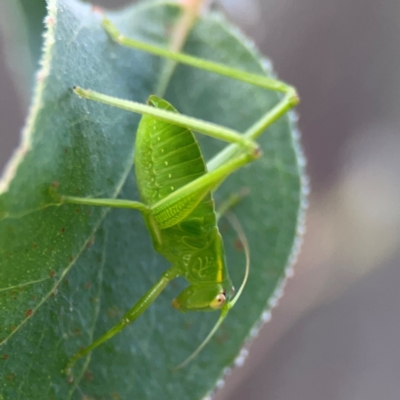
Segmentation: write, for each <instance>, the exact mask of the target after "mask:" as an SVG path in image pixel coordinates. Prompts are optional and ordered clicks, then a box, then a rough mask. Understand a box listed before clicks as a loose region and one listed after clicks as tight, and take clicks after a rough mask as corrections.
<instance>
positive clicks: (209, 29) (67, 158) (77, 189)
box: [0, 0, 305, 400]
mask: <svg viewBox="0 0 400 400" xmlns="http://www.w3.org/2000/svg"><path fill="white" fill-rule="evenodd" d="M48 7H49V17H48V18H47V23H48V31H47V33H46V39H45V48H44V55H43V59H42V69H41V72H40V74H39V76H40V80H39V82H38V85H37V88H36V92H35V96H34V101H33V105H32V108H31V111H30V115H29V119H28V123H27V126H26V127H25V129H24V137H23V140H22V143H21V145H20V148H19V150H18V152H17V153H16V155H15V156H14V158H13V159H12V161H11V162H10V164H9V167H8V170H7V171H6V174H5V176H4V177H3V179H2V181H1V182H0V193H1V194H0V217H1V218H2V219H1V221H0V249H1V253H2V256H1V258H0V338H1V339H2V342H3V344H2V345H1V347H0V363H1V364H2V367H1V368H0V387H1V388H2V389H1V393H2V395H3V399H13V400H14V399H30V400H31V399H32V400H35V399H44V398H46V399H53V398H54V399H68V398H73V399H81V398H82V397H83V398H85V397H84V396H86V398H87V399H92V398H94V399H99V398H102V399H118V398H120V399H156V398H160V399H174V400H179V399H188V398H190V399H200V398H202V396H204V395H205V394H206V393H208V392H209V391H211V390H213V388H214V387H215V384H216V382H217V381H218V379H220V378H221V376H222V375H223V373H224V371H226V368H227V367H229V366H230V365H231V364H232V362H233V361H234V360H235V358H236V357H237V355H238V353H239V351H240V349H241V347H242V346H243V343H244V341H245V340H246V338H248V337H249V335H250V336H251V335H254V333H255V331H256V330H257V327H258V326H259V323H260V322H261V321H262V319H264V320H265V319H267V318H268V315H269V314H268V310H269V308H271V307H272V306H273V305H274V304H275V302H276V297H277V295H278V294H280V290H281V286H282V283H283V282H284V280H285V276H286V274H287V273H288V271H289V272H290V268H289V267H290V265H291V263H292V261H293V256H294V255H295V253H296V251H297V248H298V243H299V238H298V231H299V225H300V226H301V223H302V217H303V215H302V214H303V206H304V204H303V203H304V193H305V189H304V185H305V184H304V181H305V179H304V176H303V171H302V168H303V167H302V163H303V161H302V156H301V151H300V149H299V145H298V137H297V133H296V131H295V128H294V124H293V121H292V120H290V118H287V117H286V118H282V119H281V120H280V121H278V122H277V123H276V124H274V125H273V126H272V127H271V128H270V129H268V132H266V133H265V134H264V135H263V136H262V137H261V139H260V141H259V142H260V144H261V147H262V149H263V152H264V155H263V157H262V158H261V159H260V160H258V161H257V162H255V163H254V164H252V165H250V166H249V167H247V168H244V169H243V170H241V171H239V172H237V173H235V174H234V175H233V176H232V177H229V178H228V180H227V181H226V182H225V183H224V184H223V185H222V186H221V188H220V189H219V190H218V191H217V193H216V195H215V196H216V199H217V201H222V200H223V199H224V198H226V196H228V195H229V194H230V193H234V192H237V191H238V190H240V189H241V188H243V187H248V188H249V190H250V194H249V196H248V197H246V198H245V199H244V200H243V201H242V202H241V203H240V204H239V205H238V206H237V207H236V208H235V210H234V211H235V214H236V215H237V217H238V218H239V219H240V221H241V223H242V225H243V228H244V231H245V232H246V235H247V237H248V240H249V242H250V246H251V258H252V265H251V272H250V278H249V282H248V284H247V286H246V288H245V291H244V294H243V296H242V298H241V299H240V300H239V302H238V304H237V305H236V306H235V308H234V309H233V310H232V311H231V313H230V315H229V316H228V318H227V320H226V323H224V325H223V327H222V328H221V330H220V332H219V333H218V334H217V335H216V337H215V338H214V340H212V341H211V343H210V344H209V345H208V346H207V347H206V349H205V350H204V351H203V352H202V353H201V354H200V355H199V357H198V358H196V359H195V360H194V361H193V362H192V363H191V364H190V365H189V366H187V367H186V368H184V369H182V370H179V371H174V370H173V368H174V366H176V365H178V364H179V363H180V362H181V361H182V360H183V359H185V358H186V357H187V356H188V355H189V354H190V353H191V352H192V351H193V350H194V349H195V348H196V347H197V345H198V344H199V343H200V342H201V341H202V339H203V338H204V337H205V336H206V334H207V333H208V331H209V330H210V329H211V326H212V325H213V323H214V322H215V320H216V318H217V315H216V313H192V314H191V313H187V314H182V313H179V312H178V311H176V310H174V309H172V308H171V306H170V302H171V300H172V298H173V297H174V296H176V295H177V293H179V290H180V289H181V288H183V287H184V285H185V284H184V282H182V281H177V282H176V283H173V284H171V285H170V287H168V288H167V290H166V291H165V292H164V293H163V294H162V295H161V296H160V298H159V299H158V300H157V301H156V302H155V303H154V304H153V305H152V306H151V307H150V309H149V310H148V311H147V312H146V313H145V314H144V315H143V316H142V317H140V319H139V320H138V321H136V322H135V323H134V324H132V325H131V326H129V327H128V328H126V329H125V330H124V331H123V332H121V333H120V334H119V335H117V336H116V337H114V338H113V339H112V340H110V341H108V342H106V343H104V344H103V345H101V346H100V347H99V348H98V349H96V350H95V351H94V352H93V353H92V354H91V356H90V357H88V358H87V359H83V360H80V361H79V362H78V363H77V365H76V367H75V369H74V378H75V380H74V382H73V383H67V382H66V377H65V376H63V375H62V373H61V370H62V368H64V367H65V365H66V362H67V360H68V358H69V357H71V356H72V354H73V353H74V352H75V351H76V350H78V349H79V348H80V347H81V346H84V345H87V344H88V343H90V342H91V340H92V338H96V337H98V336H99V335H100V334H102V333H104V332H105V331H106V330H107V329H109V328H110V327H111V326H112V325H113V324H115V323H116V322H117V321H118V319H119V318H120V317H121V316H122V315H123V313H124V312H125V311H127V310H128V309H129V308H130V307H131V306H132V305H133V304H134V302H135V301H136V300H138V298H139V297H140V296H141V295H142V294H143V293H144V292H145V291H146V290H147V289H148V288H149V287H150V285H151V284H152V283H153V282H154V281H155V280H156V279H157V278H158V277H159V276H160V274H161V273H162V272H163V271H164V270H165V269H166V268H167V267H168V264H167V262H166V260H164V259H163V258H162V257H161V256H159V255H158V254H157V253H156V252H155V251H154V249H153V248H152V245H151V240H150V238H149V234H148V232H147V230H146V228H145V225H144V222H143V220H142V217H141V216H140V214H139V213H138V212H136V211H132V210H113V211H111V212H108V213H107V210H105V209H102V208H95V207H86V206H75V205H62V206H55V205H53V203H54V200H53V193H54V191H57V192H58V193H63V194H69V195H75V196H85V197H89V196H90V197H115V196H117V195H119V196H120V197H121V198H131V199H137V198H138V196H137V192H136V185H135V182H134V176H133V174H132V171H131V169H132V157H133V153H134V135H135V131H136V127H137V123H138V120H139V117H138V116H137V115H134V114H131V113H128V112H125V111H122V110H118V109H115V108H112V107H109V106H105V105H101V104H97V103H93V102H90V101H85V100H82V99H79V98H78V97H77V96H76V95H75V94H74V93H73V92H72V87H73V86H75V85H79V86H81V87H84V88H91V89H93V90H97V91H99V92H102V93H105V94H109V95H113V96H116V97H120V98H125V99H132V100H136V101H140V102H144V101H145V99H146V98H147V96H148V95H149V94H151V93H152V92H153V91H155V88H156V86H157V83H158V82H157V80H158V78H159V77H160V76H161V73H162V68H163V65H165V64H164V61H163V60H160V59H158V58H156V57H153V56H150V55H148V54H145V53H142V52H138V51H134V50H131V49H126V48H122V47H120V46H118V45H116V44H115V43H113V42H111V41H110V40H109V38H108V37H107V35H106V34H105V32H104V31H103V30H102V28H101V27H100V20H101V17H100V16H99V15H98V14H96V13H94V12H93V10H92V9H91V7H90V6H88V5H82V4H80V3H77V2H76V1H72V0H70V1H67V0H51V1H49V6H48ZM110 17H111V19H112V20H113V21H114V23H115V24H116V25H117V26H118V27H119V28H120V29H121V31H123V32H124V33H125V34H126V35H129V36H131V37H135V38H139V39H142V40H146V41H149V42H152V43H157V44H160V45H167V43H166V40H167V37H168V33H169V32H170V29H171V27H172V26H173V25H174V24H175V23H176V21H177V18H178V17H179V10H178V9H177V8H176V7H174V6H172V5H168V4H167V3H163V2H154V3H153V2H146V4H145V5H141V6H136V7H132V8H128V9H126V10H124V11H121V12H119V13H116V14H112V15H111V16H110ZM185 52H188V53H191V54H193V55H196V56H199V57H202V58H206V59H210V60H216V61H219V62H223V63H226V64H229V65H233V66H236V67H240V68H242V69H245V70H247V71H253V72H264V73H270V70H269V66H268V63H266V62H265V61H263V59H262V58H261V57H260V55H259V54H258V53H257V51H256V50H255V49H254V48H253V46H252V45H251V44H250V43H249V42H248V41H247V40H246V39H244V38H243V37H242V35H240V34H239V33H238V32H237V31H236V29H235V28H233V27H232V26H231V25H230V24H229V23H227V22H226V21H225V20H224V19H223V18H221V17H220V16H218V15H216V14H211V15H208V16H206V17H204V18H202V19H201V20H200V21H199V22H198V23H197V24H196V25H195V27H194V29H193V31H192V32H191V34H190V36H189V38H188V41H187V44H186V46H185ZM166 98H167V99H168V100H169V101H170V102H171V103H172V104H174V106H175V107H176V108H177V109H178V110H179V111H180V112H182V113H185V114H188V115H192V116H195V117H199V118H202V119H204V120H207V121H213V122H218V123H221V124H223V125H226V126H229V127H232V128H235V129H237V130H241V131H244V130H245V129H246V128H248V127H249V126H250V125H251V124H252V123H253V122H254V121H255V120H256V119H257V118H258V117H260V116H261V115H262V114H263V113H265V112H266V110H268V109H270V108H271V107H272V106H273V104H275V103H276V102H277V101H278V98H279V97H278V95H277V94H276V93H273V92H267V91H263V90H261V89H259V88H254V87H251V86H249V85H246V84H242V83H239V82H234V81H232V80H229V79H227V78H223V77H219V76H215V75H213V74H210V73H206V72H202V71H198V70H195V69H193V68H189V67H182V66H179V67H178V68H177V70H176V71H175V73H174V76H173V78H172V81H171V82H170V85H169V88H168V91H167V94H166ZM200 139H201V145H202V147H203V148H204V152H205V154H206V155H207V157H210V156H211V155H212V154H214V153H215V152H216V151H218V150H219V149H221V148H223V146H224V144H223V143H219V142H218V141H216V140H212V139H210V138H203V137H201V138H200ZM220 225H221V231H222V234H223V236H224V241H225V245H226V250H227V261H228V265H229V268H230V271H231V275H232V277H233V280H234V282H235V286H237V287H238V286H239V284H240V282H241V279H242V277H243V273H244V254H243V251H242V250H241V249H240V247H238V246H237V241H236V240H237V239H236V235H235V233H234V232H232V230H231V228H230V227H229V225H228V224H227V223H226V222H224V221H221V224H220ZM78 387H79V388H78ZM0 398H1V397H0Z"/></svg>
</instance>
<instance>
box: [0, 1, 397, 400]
mask: <svg viewBox="0 0 400 400" xmlns="http://www.w3.org/2000/svg"><path fill="white" fill-rule="evenodd" d="M128 2H129V0H125V1H123V0H120V1H117V0H102V1H100V0H97V3H98V4H100V5H103V6H107V7H117V6H121V5H123V4H126V3H128ZM219 3H220V5H221V7H222V8H223V10H224V12H225V13H226V14H227V15H228V16H229V18H230V19H231V20H233V21H234V22H235V23H237V24H238V25H239V26H240V27H241V28H242V29H243V31H245V32H246V33H247V34H248V36H250V37H252V38H253V39H254V41H255V42H256V43H257V45H258V46H259V48H260V49H261V51H262V52H263V53H264V54H265V55H267V56H268V57H269V58H270V59H271V60H272V61H273V64H274V66H275V69H276V71H277V72H278V74H279V77H280V78H282V79H283V80H285V81H287V82H290V83H291V84H293V85H294V86H296V87H297V88H298V90H299V93H300V96H301V99H302V103H301V105H300V106H299V107H298V113H299V115H300V121H299V125H300V130H301V132H302V137H303V140H302V141H303V146H304V149H305V153H306V156H307V159H308V173H309V176H310V178H311V185H312V195H311V198H310V208H309V211H308V217H307V228H308V229H307V233H306V235H305V238H304V239H305V243H304V246H303V250H302V253H301V255H300V257H299V261H298V263H297V265H296V267H295V276H294V278H292V279H290V280H289V281H288V283H287V286H286V290H285V295H284V296H283V298H282V299H281V300H280V302H279V307H277V308H276V309H274V310H273V314H272V315H273V318H272V322H270V323H268V324H266V325H265V326H264V327H263V328H262V330H261V332H260V334H259V336H258V338H257V339H256V340H255V341H254V342H253V344H252V345H251V346H250V348H249V356H248V359H247V362H246V363H245V364H244V366H243V367H241V368H237V369H236V370H234V371H233V373H232V374H231V375H230V376H229V378H228V379H227V380H226V383H225V386H224V387H223V388H222V389H220V390H219V391H218V393H217V396H216V399H217V400H228V399H229V400H243V399H249V400H266V399H268V400H291V399H296V400H321V399H323V400H376V399H385V400H391V399H393V400H394V399H399V398H400V379H399V377H400V345H399V341H400V316H399V314H400V307H399V306H400V290H399V287H400V268H399V263H400V245H399V237H400V206H399V205H400V101H399V94H400V19H399V16H400V1H399V0H380V1H376V0H329V1H321V0H221V1H220V2H219ZM4 42H5V41H4V37H3V36H1V33H0V92H1V93H2V95H1V96H0V121H1V124H0V169H2V168H3V166H4V164H5V163H6V162H7V160H8V158H9V157H10V155H11V153H12V151H13V149H14V148H15V147H16V146H17V144H18V141H19V132H20V129H21V126H22V124H23V122H24V116H25V114H26V106H25V105H23V104H21V103H20V102H19V101H18V96H17V90H16V88H15V87H14V86H13V82H12V81H11V78H10V77H9V75H8V70H7V66H6V64H5V61H4V58H5V43H4Z"/></svg>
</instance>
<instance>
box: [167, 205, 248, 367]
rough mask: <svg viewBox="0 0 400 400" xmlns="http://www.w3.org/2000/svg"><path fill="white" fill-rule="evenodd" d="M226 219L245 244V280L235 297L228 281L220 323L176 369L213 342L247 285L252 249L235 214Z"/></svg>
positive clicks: (228, 215)
mask: <svg viewBox="0 0 400 400" xmlns="http://www.w3.org/2000/svg"><path fill="white" fill-rule="evenodd" d="M226 217H227V218H228V220H229V222H230V223H231V225H232V226H233V227H234V229H235V231H236V232H237V234H238V236H239V239H240V241H241V242H242V244H243V248H244V252H245V255H246V270H245V274H244V278H243V281H242V284H241V285H240V288H239V290H238V292H237V294H236V295H235V293H234V292H235V290H234V288H233V287H232V284H231V282H230V280H226V281H225V282H224V284H225V286H226V285H230V286H229V289H228V286H226V287H225V289H226V290H229V293H230V295H229V298H226V296H225V300H224V302H223V304H222V305H221V306H219V307H218V308H215V309H221V315H220V316H219V318H218V321H217V322H216V324H215V325H214V327H213V328H212V329H211V331H210V333H209V334H208V335H207V337H206V338H205V339H204V340H203V342H202V343H201V344H200V346H198V347H197V349H196V350H195V351H194V352H193V353H192V354H191V355H190V356H189V357H188V358H187V359H186V360H185V361H183V362H182V363H181V364H179V365H178V366H177V367H176V368H175V369H180V368H182V367H184V366H185V365H186V364H188V363H189V362H190V361H191V360H193V359H194V358H195V357H196V356H197V355H198V354H199V353H200V351H201V350H202V349H203V348H204V347H205V345H206V344H207V343H208V342H209V341H210V340H211V338H212V337H213V336H214V334H215V332H217V330H218V329H219V327H220V326H221V324H222V322H223V321H224V319H225V318H226V316H227V315H228V313H229V310H230V309H231V308H232V307H233V306H234V305H235V303H236V302H237V301H238V299H239V297H240V295H241V294H242V292H243V289H244V287H245V285H246V282H247V278H248V276H249V271H250V248H249V244H248V242H247V239H246V235H245V234H244V232H243V229H242V227H241V226H240V223H239V221H238V220H237V219H236V217H234V216H233V214H229V213H228V214H227V215H226ZM220 286H221V287H223V284H220ZM191 287H192V286H189V287H188V288H187V289H186V290H185V291H187V290H189V289H190V288H191ZM185 291H183V292H182V293H181V294H180V295H179V296H178V299H179V298H180V297H181V296H182V295H183V294H184V293H185ZM225 293H227V292H225ZM178 299H176V300H174V303H177V302H178ZM174 303H173V304H174ZM217 303H219V302H218V300H217ZM178 304H179V305H180V303H178ZM176 305H177V304H174V306H176ZM211 309H213V308H211V307H210V304H209V308H208V310H211ZM203 310H204V309H203Z"/></svg>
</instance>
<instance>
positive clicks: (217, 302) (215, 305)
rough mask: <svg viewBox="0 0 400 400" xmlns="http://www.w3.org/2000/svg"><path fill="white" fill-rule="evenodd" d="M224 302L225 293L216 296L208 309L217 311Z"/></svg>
mask: <svg viewBox="0 0 400 400" xmlns="http://www.w3.org/2000/svg"><path fill="white" fill-rule="evenodd" d="M225 301H226V295H225V293H220V294H217V296H216V297H215V299H214V300H213V301H212V302H211V303H210V307H211V308H213V309H214V310H218V308H221V307H222V306H223V305H224V304H225Z"/></svg>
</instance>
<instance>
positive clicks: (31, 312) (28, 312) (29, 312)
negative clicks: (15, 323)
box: [25, 309, 33, 318]
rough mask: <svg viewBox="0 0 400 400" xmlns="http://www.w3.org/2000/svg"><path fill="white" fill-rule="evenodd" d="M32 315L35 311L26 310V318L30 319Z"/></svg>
mask: <svg viewBox="0 0 400 400" xmlns="http://www.w3.org/2000/svg"><path fill="white" fill-rule="evenodd" d="M32 314H33V311H32V310H31V309H29V310H26V313H25V317H27V318H28V317H30V316H31V315H32Z"/></svg>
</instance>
